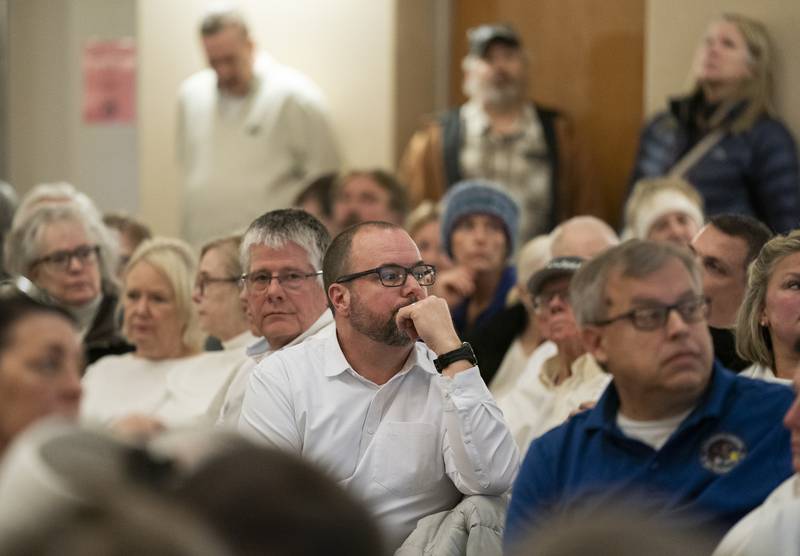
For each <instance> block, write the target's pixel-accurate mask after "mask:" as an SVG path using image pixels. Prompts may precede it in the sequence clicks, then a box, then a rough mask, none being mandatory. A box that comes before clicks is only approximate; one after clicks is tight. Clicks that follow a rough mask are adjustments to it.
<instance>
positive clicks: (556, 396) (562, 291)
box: [497, 257, 609, 454]
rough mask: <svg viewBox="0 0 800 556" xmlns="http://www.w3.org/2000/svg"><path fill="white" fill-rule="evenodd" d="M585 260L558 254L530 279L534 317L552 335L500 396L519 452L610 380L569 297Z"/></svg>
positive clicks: (589, 401) (590, 399)
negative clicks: (586, 343)
mask: <svg viewBox="0 0 800 556" xmlns="http://www.w3.org/2000/svg"><path fill="white" fill-rule="evenodd" d="M582 265H583V259H581V258H579V257H557V258H555V259H552V260H551V261H550V262H549V263H547V265H546V266H545V267H544V268H543V269H541V270H540V271H538V272H537V273H536V274H534V275H533V276H531V279H530V280H529V281H528V291H529V292H530V294H531V297H532V298H533V307H534V315H533V318H535V319H536V325H537V326H538V327H539V329H540V330H541V332H542V335H543V336H544V337H545V338H547V340H548V341H546V342H545V343H543V344H542V345H541V346H539V347H538V348H537V349H536V351H534V352H533V354H531V357H530V359H528V366H527V367H526V368H525V370H524V371H523V373H522V375H521V376H520V378H519V380H518V381H517V384H516V386H515V388H514V389H513V390H511V391H510V392H508V393H507V394H505V395H504V396H502V397H499V398H498V399H497V405H498V407H500V409H502V410H503V415H504V416H505V418H506V423H508V428H509V429H510V430H511V434H512V435H513V436H514V440H515V441H516V442H517V446H518V447H519V449H520V453H521V454H524V453H525V451H526V450H527V449H528V445H529V444H530V443H531V441H532V440H533V439H534V438H536V437H538V436H540V435H542V434H544V433H545V432H547V431H548V430H550V429H551V428H553V427H555V426H558V425H560V424H561V423H563V422H564V420H566V419H567V418H568V417H569V416H570V414H572V413H574V412H575V411H578V410H579V409H580V408H581V407H582V406H585V405H586V404H593V403H594V402H595V401H597V399H598V398H599V397H600V394H602V393H603V390H605V387H606V386H607V385H608V381H609V376H608V375H607V374H606V373H605V372H603V369H602V368H601V367H600V365H598V364H597V361H595V359H594V357H592V356H591V355H590V354H588V353H586V350H585V348H584V347H583V342H582V341H581V337H580V331H579V330H578V324H577V322H576V321H575V316H574V315H573V313H572V306H571V304H570V300H569V295H568V292H569V286H570V281H571V279H572V276H573V275H574V274H575V273H576V272H577V271H578V269H579V268H580V267H581V266H582Z"/></svg>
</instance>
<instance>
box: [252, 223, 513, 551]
mask: <svg viewBox="0 0 800 556" xmlns="http://www.w3.org/2000/svg"><path fill="white" fill-rule="evenodd" d="M323 270H324V280H325V286H326V290H327V294H328V300H329V303H330V306H331V308H332V309H333V314H334V320H335V322H336V334H335V335H332V336H329V337H327V338H322V339H313V340H309V341H307V342H304V343H303V344H302V345H299V346H295V347H293V348H290V349H286V350H282V351H281V352H279V353H276V354H275V355H274V356H272V357H270V358H269V359H267V360H266V361H264V363H263V364H261V365H259V366H258V368H257V369H256V370H255V372H254V373H253V375H252V377H251V379H250V383H249V385H248V389H247V394H246V395H245V401H244V408H243V409H242V417H241V420H240V422H239V429H240V430H241V431H243V432H245V433H248V434H250V435H251V436H254V437H256V438H258V439H260V440H263V441H266V442H267V443H268V444H271V445H274V446H277V447H279V448H282V449H285V450H288V451H290V452H294V453H296V454H300V455H302V456H303V457H304V458H307V459H309V460H310V461H312V462H314V463H316V464H317V465H319V466H320V467H321V468H322V469H323V470H325V471H326V472H327V473H328V474H330V475H331V476H332V477H333V478H334V479H335V480H336V481H338V482H339V484H340V485H341V486H342V487H344V488H346V489H347V490H349V491H351V492H353V493H354V494H355V495H356V496H357V497H359V498H360V499H361V500H363V501H364V502H365V503H366V504H367V506H368V507H369V508H370V509H371V510H372V512H373V514H374V515H375V516H376V517H377V519H378V521H379V523H381V524H382V525H383V529H384V532H385V533H386V538H387V541H388V546H389V547H390V548H392V550H394V549H396V548H397V547H398V546H399V545H400V543H401V542H402V541H403V539H404V538H406V537H407V536H408V534H409V533H410V532H411V531H412V529H413V528H414V526H415V525H416V523H417V521H418V520H419V519H421V518H423V517H425V516H428V515H431V514H433V513H436V512H440V511H443V510H450V509H452V508H453V507H454V506H455V505H456V503H458V501H459V500H460V499H461V497H462V496H463V495H465V494H467V495H469V494H488V495H500V494H503V493H505V492H506V491H507V490H508V489H509V488H510V487H511V482H512V480H513V478H514V475H515V474H516V471H517V467H518V465H519V457H518V453H517V448H516V446H515V444H514V440H513V439H512V437H511V433H510V432H509V430H508V427H506V424H505V422H504V421H503V416H502V414H501V413H500V410H499V409H498V408H497V405H496V404H495V402H494V400H493V399H492V395H491V394H490V393H489V390H488V389H487V388H486V385H485V384H484V383H483V380H482V379H481V375H480V372H479V370H478V367H477V362H476V360H475V356H474V354H473V353H472V349H471V348H470V346H469V344H467V343H462V342H461V340H460V339H459V337H458V336H457V335H456V332H455V328H454V327H453V321H452V319H451V318H450V310H449V309H448V307H447V303H446V302H445V301H444V300H443V299H441V298H438V297H436V296H432V295H430V296H429V295H428V292H427V288H428V286H431V285H432V284H433V283H434V280H435V278H436V270H435V268H434V267H432V266H431V265H428V264H425V262H424V261H422V260H421V259H420V254H419V250H418V249H417V246H416V245H415V244H414V241H413V240H412V239H411V237H410V236H409V235H408V234H407V233H406V232H405V231H404V230H403V229H402V228H400V227H399V226H396V225H394V224H389V223H387V222H365V223H362V224H358V225H356V226H352V227H350V228H348V229H346V230H345V231H344V232H342V233H341V234H339V235H338V236H337V237H336V238H335V239H334V240H333V242H332V243H331V246H330V248H329V249H328V252H327V253H326V254H325V261H324V263H323ZM417 340H421V341H417ZM497 527H498V528H499V527H502V523H499V524H497Z"/></svg>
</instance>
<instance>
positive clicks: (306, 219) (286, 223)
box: [239, 209, 331, 272]
mask: <svg viewBox="0 0 800 556" xmlns="http://www.w3.org/2000/svg"><path fill="white" fill-rule="evenodd" d="M289 242H292V243H296V244H297V245H299V246H300V247H301V248H303V250H304V251H305V252H306V254H308V262H309V264H311V266H312V267H314V269H315V270H320V269H321V268H322V257H323V256H324V255H325V251H326V250H327V249H328V245H330V243H331V236H330V234H328V230H327V229H325V226H323V225H322V223H321V222H320V221H319V220H317V219H316V218H315V217H314V216H312V215H310V214H309V213H307V212H306V211H304V210H299V209H279V210H273V211H270V212H267V213H265V214H262V215H261V216H259V217H258V218H256V219H255V220H254V221H253V223H252V224H250V226H249V227H248V228H247V231H246V232H245V233H244V238H243V239H242V246H241V248H240V251H239V258H240V259H241V262H242V268H243V269H244V271H245V272H249V271H250V247H252V246H254V245H265V246H267V247H270V248H272V249H280V248H281V247H283V246H285V245H286V244H287V243H289Z"/></svg>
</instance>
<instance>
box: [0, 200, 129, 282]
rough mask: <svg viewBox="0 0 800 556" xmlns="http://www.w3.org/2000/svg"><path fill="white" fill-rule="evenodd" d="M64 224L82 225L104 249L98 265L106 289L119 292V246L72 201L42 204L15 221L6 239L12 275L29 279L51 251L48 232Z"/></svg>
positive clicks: (90, 238) (6, 249) (6, 250)
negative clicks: (35, 265)
mask: <svg viewBox="0 0 800 556" xmlns="http://www.w3.org/2000/svg"><path fill="white" fill-rule="evenodd" d="M17 214H19V213H17ZM64 221H67V222H74V223H76V224H79V225H81V226H82V227H83V229H84V231H85V232H86V235H87V237H88V238H89V241H91V242H92V243H95V244H96V245H97V246H98V247H99V248H100V256H99V262H98V264H99V268H100V277H101V278H102V280H103V286H104V289H105V290H106V291H109V288H110V289H111V291H116V289H117V287H118V284H117V281H116V268H117V261H118V258H119V253H118V249H117V243H116V241H115V240H114V238H113V237H112V236H111V234H110V232H109V231H108V228H106V227H105V226H104V225H103V223H102V222H101V221H100V219H99V218H97V217H96V216H95V215H94V214H93V213H91V212H88V211H87V210H86V209H85V208H84V207H83V206H81V205H79V204H78V203H76V202H72V201H67V202H61V203H45V204H41V205H38V206H36V207H34V208H33V209H32V210H31V211H29V212H28V214H27V215H26V217H25V218H22V219H16V218H15V223H14V227H12V229H11V232H9V234H8V236H7V237H6V240H5V249H4V255H5V267H6V270H7V271H8V272H9V273H10V274H15V275H20V276H27V275H28V273H29V272H30V271H31V267H32V265H33V263H34V261H36V259H38V258H39V257H41V256H43V255H44V252H45V251H46V249H47V246H45V245H42V236H43V234H44V230H45V229H46V228H47V226H49V225H51V224H53V223H55V222H64Z"/></svg>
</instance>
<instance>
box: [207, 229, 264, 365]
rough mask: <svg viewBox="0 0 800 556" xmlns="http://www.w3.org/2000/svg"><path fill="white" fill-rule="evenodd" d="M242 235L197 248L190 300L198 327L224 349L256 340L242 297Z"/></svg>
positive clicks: (245, 344)
mask: <svg viewBox="0 0 800 556" xmlns="http://www.w3.org/2000/svg"><path fill="white" fill-rule="evenodd" d="M241 243H242V236H241V235H235V236H229V237H225V238H221V239H218V240H215V241H212V242H209V243H207V244H205V245H204V246H203V247H202V248H201V249H200V264H199V266H198V269H197V277H196V279H195V282H194V291H193V292H192V301H194V303H195V305H197V314H198V316H199V318H200V328H201V329H202V330H203V332H205V333H206V334H208V335H209V336H211V337H212V338H215V339H217V340H219V341H220V342H221V343H222V347H223V349H225V350H230V349H239V348H242V349H241V350H240V351H242V353H244V349H243V348H244V347H246V346H247V345H249V344H252V343H253V342H255V341H256V338H255V336H253V334H251V332H250V322H249V320H248V318H247V314H246V312H245V308H244V301H243V300H242V299H241V295H240V293H241V292H240V290H239V283H240V282H241V276H242V264H241V262H240V261H239V247H240V246H241Z"/></svg>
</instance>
